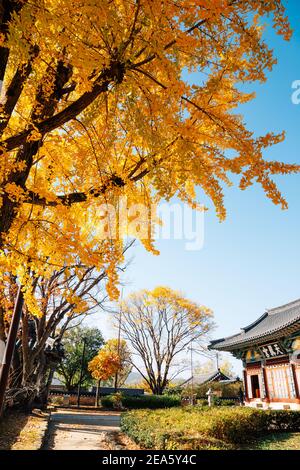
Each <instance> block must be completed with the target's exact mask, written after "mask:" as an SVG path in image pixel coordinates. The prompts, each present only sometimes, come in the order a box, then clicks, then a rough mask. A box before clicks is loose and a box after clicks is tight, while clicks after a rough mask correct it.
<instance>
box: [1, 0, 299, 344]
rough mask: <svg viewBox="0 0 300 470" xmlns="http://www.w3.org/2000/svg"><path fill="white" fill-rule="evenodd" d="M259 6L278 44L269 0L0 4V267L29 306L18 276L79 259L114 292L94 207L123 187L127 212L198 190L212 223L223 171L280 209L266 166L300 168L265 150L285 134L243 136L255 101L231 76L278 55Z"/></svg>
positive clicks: (112, 253) (248, 78)
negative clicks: (243, 108)
mask: <svg viewBox="0 0 300 470" xmlns="http://www.w3.org/2000/svg"><path fill="white" fill-rule="evenodd" d="M265 15H266V16H268V17H270V18H271V19H272V20H273V25H274V28H275V30H276V31H277V33H278V34H280V35H281V36H283V37H284V38H285V39H287V40H288V39H289V38H290V35H291V30H290V27H289V24H288V21H287V19H286V17H285V11H284V7H283V4H282V2H281V1H280V0H270V1H267V2H266V1H265V0H214V1H211V2H206V1H202V0H199V1H190V0H183V1H180V2H179V1H176V0H171V1H161V0H152V1H150V2H149V1H148V0H130V1H128V0H101V1H94V2H91V1H89V0H81V1H79V0H59V1H53V0H44V1H43V2H41V1H40V0H31V1H30V2H29V1H27V0H1V1H0V85H1V108H0V155H1V165H0V185H1V211H0V248H1V250H2V251H1V256H0V268H1V269H0V273H2V274H3V273H5V272H9V273H11V274H12V275H14V276H17V277H18V278H19V280H20V281H21V283H22V284H23V286H24V290H25V300H26V301H27V300H28V305H30V309H31V313H32V314H36V315H38V310H36V309H35V307H34V304H33V302H31V301H30V299H29V297H30V295H31V291H32V289H33V287H32V284H31V282H30V277H29V276H28V271H33V272H35V273H36V275H43V276H50V275H51V273H52V272H53V271H54V270H57V269H59V268H61V267H62V266H63V264H64V262H66V263H67V264H68V265H72V264H74V265H75V264H76V257H77V256H78V254H79V255H80V258H81V260H82V263H83V265H84V266H91V265H92V266H96V268H97V269H105V270H106V271H107V274H108V277H109V282H108V283H107V289H108V292H109V294H110V295H111V296H112V297H116V296H117V295H118V292H117V290H116V283H117V272H116V266H117V264H118V263H119V262H120V259H121V258H122V256H123V254H122V252H123V249H122V242H121V238H122V235H123V233H124V232H126V230H127V228H126V224H124V223H123V222H124V221H122V220H119V219H118V217H116V218H113V219H114V221H116V220H117V223H116V226H117V227H115V226H112V225H115V224H113V223H112V222H111V220H110V219H109V217H106V215H105V212H107V211H108V209H109V208H110V207H111V206H110V205H113V206H114V207H118V202H117V201H118V198H119V196H121V195H122V196H126V198H127V203H128V204H127V205H126V204H125V212H126V210H127V209H126V208H127V207H129V209H130V206H131V205H132V204H136V203H138V204H143V205H145V206H146V207H147V208H150V205H151V203H152V202H155V203H156V204H157V203H158V202H159V199H161V198H165V199H167V200H169V199H170V198H171V197H173V196H175V195H177V196H178V197H179V198H180V199H181V200H183V201H187V202H188V203H189V204H190V205H191V206H192V207H195V206H196V201H195V188H196V187H201V188H202V189H203V190H204V192H205V193H206V194H207V196H208V197H209V198H211V199H212V201H213V202H214V204H215V207H216V210H217V213H218V215H219V217H220V218H221V219H223V218H224V217H225V208H224V202H223V192H222V185H223V184H229V183H230V181H229V174H230V173H235V174H237V175H240V188H241V189H245V188H247V187H249V186H250V185H252V184H253V182H258V183H260V184H261V185H262V187H263V189H264V191H265V192H266V194H267V196H268V197H269V198H271V200H272V201H273V202H274V203H275V204H281V206H282V207H283V208H285V207H286V201H285V200H284V198H283V197H282V196H281V194H280V192H279V191H278V189H277V187H276V185H275V183H274V182H273V181H272V175H277V174H286V173H290V172H293V171H298V170H299V167H298V166H294V165H288V164H283V163H280V162H274V161H269V160H265V159H264V156H263V152H264V149H265V148H266V147H268V146H270V145H273V144H276V143H278V142H281V141H282V139H283V137H284V136H283V134H279V135H274V134H272V133H268V134H266V135H265V136H263V137H254V136H253V134H252V133H251V131H249V130H248V129H247V128H246V126H245V124H244V123H243V120H242V118H241V116H240V114H239V113H238V114H237V113H236V112H235V111H236V108H237V107H239V105H240V104H241V103H244V102H246V101H248V100H250V99H251V98H253V95H251V94H247V93H244V92H243V91H241V87H240V85H241V84H244V83H247V82H248V83H249V82H253V81H260V82H262V81H264V80H265V79H266V71H269V70H271V69H272V67H273V65H274V63H275V62H276V61H275V59H274V57H273V54H272V51H271V50H270V49H269V48H268V46H267V44H266V42H265V41H264V39H263V36H262V26H261V24H262V18H263V17H264V16H265ZM188 71H190V72H194V71H197V72H199V73H198V74H189V73H187V72H188ZM195 77H197V78H196V79H195ZM137 213H138V211H137V210H134V211H133V212H131V213H130V217H129V219H130V220H131V222H132V219H133V221H135V219H136V218H137ZM121 219H122V218H121ZM148 219H149V214H148V213H147V211H146V213H145V214H144V217H143V222H145V223H146V222H148ZM153 220H154V222H155V217H154V218H153V219H152V223H153ZM137 225H139V227H141V223H139V224H136V223H134V224H131V226H130V228H129V232H130V231H132V232H134V234H135V236H138V237H139V238H140V239H141V240H142V242H143V243H144V245H145V246H146V247H147V248H148V249H150V250H153V251H155V250H154V248H153V245H152V237H151V233H152V232H151V230H150V229H149V227H147V230H146V232H145V230H144V231H143V230H139V229H138V226H137ZM146 225H147V223H146ZM115 228H117V229H120V231H119V230H117V232H118V233H116V234H115V233H114V232H115V230H114V229H115ZM103 234H104V235H103ZM2 334H3V325H2V324H1V323H0V339H1V335H2Z"/></svg>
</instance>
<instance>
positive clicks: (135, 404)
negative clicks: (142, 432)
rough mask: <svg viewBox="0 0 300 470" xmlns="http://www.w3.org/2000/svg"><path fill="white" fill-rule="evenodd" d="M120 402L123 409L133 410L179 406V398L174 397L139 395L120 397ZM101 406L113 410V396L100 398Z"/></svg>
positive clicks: (114, 402)
mask: <svg viewBox="0 0 300 470" xmlns="http://www.w3.org/2000/svg"><path fill="white" fill-rule="evenodd" d="M120 401H121V404H122V407H123V408H127V409H134V410H138V409H143V408H148V409H152V410H156V409H160V408H173V407H175V406H180V404H181V400H180V397H177V396H174V395H141V396H139V397H131V396H127V395H122V396H121V398H120ZM101 405H102V406H103V407H104V408H110V409H111V408H115V407H116V397H115V395H108V396H106V397H102V398H101Z"/></svg>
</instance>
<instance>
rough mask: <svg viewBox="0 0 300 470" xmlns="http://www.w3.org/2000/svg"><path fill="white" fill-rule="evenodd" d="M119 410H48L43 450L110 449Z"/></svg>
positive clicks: (117, 428)
mask: <svg viewBox="0 0 300 470" xmlns="http://www.w3.org/2000/svg"><path fill="white" fill-rule="evenodd" d="M119 431H120V413H116V412H101V413H96V412H80V411H58V412H54V413H52V414H51V421H50V425H49V432H48V439H47V443H46V445H45V447H44V449H45V450H108V449H113V448H114V445H113V434H114V433H116V432H119Z"/></svg>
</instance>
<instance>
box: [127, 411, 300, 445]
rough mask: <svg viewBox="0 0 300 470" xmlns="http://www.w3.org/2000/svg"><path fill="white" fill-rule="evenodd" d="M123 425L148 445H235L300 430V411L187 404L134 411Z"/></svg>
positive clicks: (138, 441)
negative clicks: (191, 405) (162, 408)
mask: <svg viewBox="0 0 300 470" xmlns="http://www.w3.org/2000/svg"><path fill="white" fill-rule="evenodd" d="M121 427H122V430H123V432H125V433H126V434H127V435H128V436H129V437H131V438H132V439H133V440H134V441H135V442H137V443H138V444H140V445H141V446H142V447H145V448H148V449H193V450H197V449H230V448H232V449H234V448H237V447H238V445H245V444H246V443H248V442H251V441H252V440H254V439H255V438H257V437H259V436H261V435H264V434H267V433H269V432H282V431H283V430H284V431H299V430H300V413H299V412H297V411H264V410H258V409H253V408H242V407H235V408H231V407H215V408H209V407H202V408H201V407H196V408H195V407H194V408H192V407H185V408H180V409H178V408H176V409H168V410H157V411H148V410H140V411H130V412H127V413H125V414H124V415H123V416H122V420H121Z"/></svg>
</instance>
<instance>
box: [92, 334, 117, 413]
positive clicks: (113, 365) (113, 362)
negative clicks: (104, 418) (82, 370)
mask: <svg viewBox="0 0 300 470" xmlns="http://www.w3.org/2000/svg"><path fill="white" fill-rule="evenodd" d="M121 368H122V362H121V357H120V355H119V354H118V351H117V350H116V349H115V347H114V346H113V344H112V342H108V344H107V343H106V344H105V346H104V347H103V348H102V349H100V351H99V352H98V354H97V355H96V356H95V357H94V358H93V359H92V360H91V361H90V362H89V364H88V369H89V371H90V373H91V375H92V377H93V379H96V380H97V392H96V400H95V406H98V405H99V394H100V384H101V382H103V381H106V380H109V379H110V378H112V377H114V375H115V374H116V373H117V372H118V371H120V370H121Z"/></svg>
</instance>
